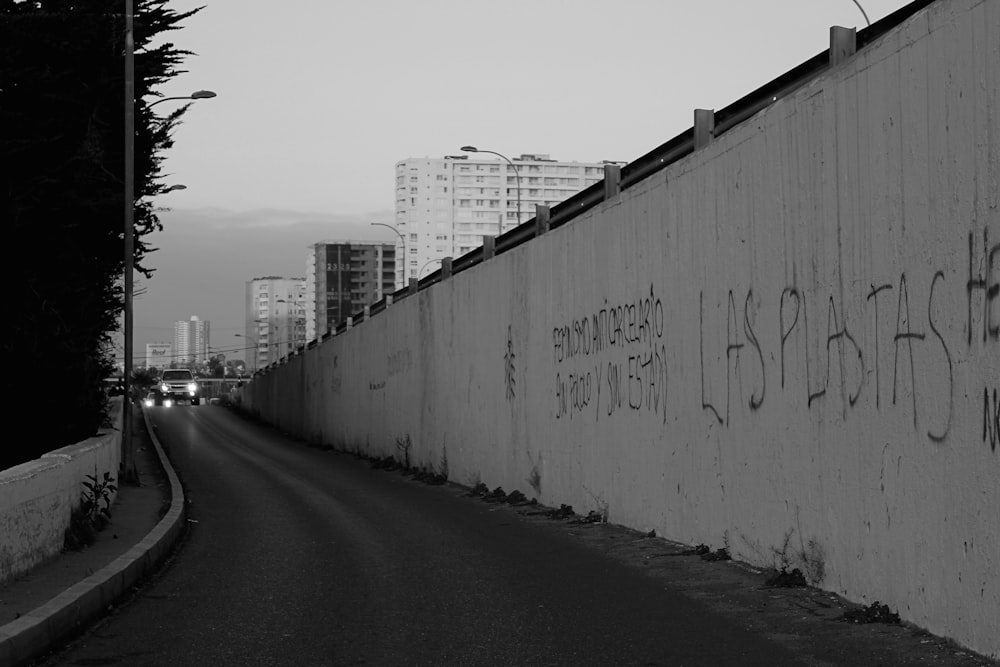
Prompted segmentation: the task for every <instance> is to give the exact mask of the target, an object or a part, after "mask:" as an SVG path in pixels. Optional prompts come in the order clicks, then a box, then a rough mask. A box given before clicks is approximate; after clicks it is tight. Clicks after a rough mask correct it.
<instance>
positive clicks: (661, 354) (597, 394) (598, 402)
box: [552, 285, 667, 421]
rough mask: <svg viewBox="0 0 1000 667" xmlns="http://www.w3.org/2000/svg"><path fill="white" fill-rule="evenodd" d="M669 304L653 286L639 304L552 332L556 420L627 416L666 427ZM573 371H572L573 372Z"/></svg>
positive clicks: (608, 308) (612, 307)
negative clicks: (653, 418)
mask: <svg viewBox="0 0 1000 667" xmlns="http://www.w3.org/2000/svg"><path fill="white" fill-rule="evenodd" d="M664 318H665V315H664V310H663V300H662V299H661V298H660V297H659V296H657V294H656V292H655V290H654V288H653V286H652V285H650V286H649V293H648V294H642V295H640V296H639V297H638V298H636V299H635V300H634V301H629V302H625V303H619V304H609V303H608V302H607V301H605V303H604V304H603V305H602V307H601V308H599V309H597V310H596V311H594V312H593V313H590V314H587V315H584V316H582V317H580V318H577V319H575V320H573V321H572V322H570V323H568V324H565V325H562V326H557V327H554V328H553V329H552V347H553V360H554V362H555V365H556V369H557V370H556V376H555V414H556V419H564V418H569V419H573V418H574V417H577V416H582V414H583V413H592V414H593V415H594V418H595V419H597V420H600V419H601V417H602V416H605V417H611V416H613V415H615V414H616V413H620V412H623V411H630V412H646V413H650V414H654V415H657V416H660V417H661V418H662V419H663V421H666V415H667V413H666V407H667V354H666V352H667V350H666V341H665V338H664V334H665V327H666V322H665V319H664ZM570 369H571V370H570Z"/></svg>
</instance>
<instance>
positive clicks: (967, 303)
mask: <svg viewBox="0 0 1000 667" xmlns="http://www.w3.org/2000/svg"><path fill="white" fill-rule="evenodd" d="M998 82H1000V2H996V1H995V0H951V1H942V2H937V3H934V4H932V5H930V6H929V7H928V8H927V9H926V10H924V11H922V12H920V13H918V14H917V15H915V16H914V17H912V18H911V19H909V20H907V21H905V22H904V23H903V24H902V25H901V26H900V27H899V28H897V29H896V30H894V31H893V32H890V33H889V34H887V35H886V36H884V37H883V38H881V39H879V40H878V41H876V42H875V43H874V44H871V45H869V46H868V47H866V48H865V49H863V50H862V51H860V52H858V53H857V54H856V55H854V56H853V57H851V58H850V59H848V60H847V62H846V63H844V64H842V65H840V66H839V67H836V68H834V69H832V70H830V71H829V72H827V73H826V74H824V75H823V76H821V77H820V78H818V79H817V80H815V81H814V82H813V83H811V84H810V85H807V86H805V87H803V88H801V89H799V90H797V91H796V92H794V93H793V94H791V95H790V96H788V97H786V98H784V99H781V100H778V101H777V102H776V103H775V104H773V105H772V106H770V107H769V108H767V109H766V110H765V111H763V112H761V113H759V114H758V115H756V116H754V117H753V118H752V119H751V120H749V121H747V122H745V123H743V124H742V125H741V126H739V127H737V128H734V129H733V130H731V131H729V132H727V133H725V134H723V135H722V136H721V137H718V138H716V139H715V140H714V141H713V142H712V143H710V144H709V145H708V146H707V147H705V148H703V149H701V150H699V151H698V152H696V153H695V154H693V155H692V156H690V157H688V158H686V159H684V160H682V161H680V162H678V163H675V164H673V165H671V166H669V167H668V168H667V169H665V170H664V171H662V172H660V173H658V174H656V175H654V176H652V177H650V178H648V179H647V180H646V181H644V182H642V183H640V184H638V185H636V186H633V187H631V188H629V189H628V190H626V191H625V192H623V193H622V195H621V196H619V197H617V198H615V199H614V200H612V201H609V202H606V203H605V204H603V205H601V206H599V207H597V208H595V209H592V210H591V211H590V212H588V213H587V214H585V215H583V216H581V217H580V218H578V219H576V220H574V221H572V222H571V223H569V224H568V225H566V226H564V227H561V228H558V229H556V230H553V231H552V232H550V233H548V234H546V235H544V236H542V237H540V238H538V239H536V240H535V241H532V242H530V243H528V244H526V245H523V246H520V247H518V248H516V249H514V250H512V251H510V252H507V253H504V254H502V255H500V256H498V257H496V258H494V259H492V260H490V261H488V262H486V263H485V264H482V265H479V266H477V267H475V268H473V269H471V270H468V271H465V272H463V273H461V274H458V275H457V276H455V277H454V278H452V279H449V280H446V281H444V282H442V283H440V284H438V285H435V286H433V287H431V288H430V289H428V290H425V291H421V292H420V293H419V294H418V295H416V296H413V297H409V298H406V299H405V300H402V301H400V302H398V303H396V304H394V305H392V306H390V307H389V308H388V309H387V310H386V312H384V313H380V314H379V315H377V316H375V317H373V318H371V319H369V320H368V321H366V322H363V323H362V324H360V325H359V326H356V327H354V328H353V329H351V330H349V331H347V332H346V333H344V334H342V335H339V336H336V337H334V338H330V339H328V340H327V341H325V342H324V343H323V344H321V345H318V346H316V347H315V348H313V349H309V350H306V351H305V352H304V353H303V354H301V355H297V356H294V357H292V358H291V359H289V360H287V361H286V362H285V363H283V364H281V365H278V366H276V367H273V369H272V370H271V371H270V372H268V373H266V374H264V375H262V376H259V377H258V378H257V379H255V380H254V382H253V383H252V384H251V385H250V386H249V387H248V388H247V390H246V392H245V398H244V400H245V401H246V402H247V404H248V405H249V406H250V408H251V409H253V410H255V411H257V412H259V413H260V414H261V415H262V416H263V417H265V418H266V419H268V420H270V421H272V422H275V423H277V424H279V425H280V426H281V427H282V428H284V429H285V430H288V431H290V432H293V433H297V434H301V435H303V436H305V437H308V438H310V439H313V440H317V441H324V442H328V443H331V444H334V445H336V446H338V447H342V448H346V449H352V450H360V451H362V452H366V453H369V454H372V455H379V456H384V455H394V456H396V457H397V458H403V453H404V450H405V449H406V448H407V446H408V447H409V449H408V450H407V453H408V455H409V458H410V461H411V463H412V464H414V465H423V466H430V467H435V468H440V467H441V466H442V464H443V463H444V462H445V461H446V462H447V469H448V472H449V475H450V477H451V479H453V480H456V481H460V482H464V483H473V482H475V481H477V480H480V479H481V480H482V481H483V482H485V483H486V484H487V485H488V486H490V487H491V488H493V487H495V486H503V488H504V489H505V490H507V491H508V492H509V491H512V490H514V489H520V490H522V491H523V492H525V493H526V494H528V495H529V496H535V497H537V498H538V499H539V500H540V501H541V502H543V503H546V504H550V505H557V504H559V503H569V504H571V505H573V506H574V507H575V508H576V509H577V511H578V512H586V511H588V510H598V511H607V513H608V516H609V518H610V520H611V521H613V522H616V523H620V524H625V525H628V526H633V527H635V528H638V529H641V530H649V529H656V531H657V533H658V534H660V535H663V536H666V537H669V538H672V539H676V540H679V541H682V542H686V543H690V544H697V543H705V544H708V545H710V546H712V547H713V548H717V547H722V546H728V548H729V549H730V552H731V553H732V555H733V556H734V557H735V558H738V559H742V560H744V561H748V562H750V563H753V564H755V565H758V566H768V567H770V566H775V567H780V566H782V565H784V564H787V565H788V566H789V567H799V568H801V569H802V570H803V571H804V573H805V574H806V576H807V577H808V578H809V580H810V581H811V582H812V583H814V584H815V585H817V586H820V587H822V588H824V589H828V590H831V591H835V592H837V593H840V594H843V595H845V596H846V597H848V598H850V599H853V600H855V601H858V602H862V603H865V604H867V603H870V602H872V601H875V600H879V601H882V602H884V603H887V604H889V605H890V606H891V607H892V608H894V609H898V611H899V613H900V615H901V616H902V617H904V618H905V619H907V620H909V621H912V622H914V623H916V624H918V625H920V626H923V627H925V628H927V629H929V630H930V631H932V632H934V633H937V634H941V635H945V636H949V637H952V638H954V639H956V640H957V641H959V642H960V643H962V644H964V645H966V646H968V647H971V648H972V649H974V650H976V651H979V652H983V653H985V654H987V655H991V656H993V657H998V656H1000V613H998V610H1000V509H998V508H1000V451H998V440H1000V428H998V415H1000V412H998V410H1000V407H998V388H1000V332H998V327H1000V296H998V295H997V290H998V289H1000V88H998ZM407 443H409V445H407Z"/></svg>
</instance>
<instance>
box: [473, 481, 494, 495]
mask: <svg viewBox="0 0 1000 667" xmlns="http://www.w3.org/2000/svg"><path fill="white" fill-rule="evenodd" d="M489 492H490V489H489V487H488V486H486V485H485V484H483V483H482V482H476V483H475V484H473V485H472V490H471V491H469V495H470V496H485V495H486V494H488V493H489Z"/></svg>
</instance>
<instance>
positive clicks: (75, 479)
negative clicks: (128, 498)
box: [0, 398, 122, 584]
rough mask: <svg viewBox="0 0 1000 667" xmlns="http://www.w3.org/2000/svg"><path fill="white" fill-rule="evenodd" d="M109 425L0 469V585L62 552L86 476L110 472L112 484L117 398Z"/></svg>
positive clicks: (117, 438) (118, 422) (115, 466)
mask: <svg viewBox="0 0 1000 667" xmlns="http://www.w3.org/2000/svg"><path fill="white" fill-rule="evenodd" d="M109 423H110V424H112V426H111V427H110V428H106V429H102V432H101V433H99V434H98V435H96V436H94V437H92V438H88V439H87V440H84V441H83V442H80V443H77V444H75V445H69V446H67V447H62V448H60V449H56V450H54V451H51V452H49V453H48V454H45V455H43V456H42V457H41V458H39V459H36V460H34V461H28V462H27V463H22V464H20V465H17V466H14V467H13V468H8V469H7V470H3V471H0V535H2V536H3V539H2V540H0V584H2V583H3V582H5V581H8V580H9V579H11V578H12V577H15V576H17V575H18V574H21V573H22V572H26V571H28V570H29V569H31V568H32V567H33V566H34V565H37V564H38V563H41V562H43V561H45V560H47V559H48V558H50V557H52V556H54V555H56V554H58V553H59V552H60V551H61V550H62V546H63V535H64V533H65V531H66V528H67V527H69V519H70V514H71V513H72V510H73V509H74V508H75V507H77V506H79V505H80V502H81V497H82V495H83V493H84V491H85V489H84V486H83V482H84V481H86V478H87V475H94V476H96V477H97V478H98V479H103V477H104V473H105V472H110V473H111V475H112V477H114V478H115V483H116V484H117V478H118V467H119V462H120V460H121V432H122V430H121V429H122V399H121V398H116V399H112V405H111V414H110V415H109ZM27 437H30V433H29V434H28V436H27Z"/></svg>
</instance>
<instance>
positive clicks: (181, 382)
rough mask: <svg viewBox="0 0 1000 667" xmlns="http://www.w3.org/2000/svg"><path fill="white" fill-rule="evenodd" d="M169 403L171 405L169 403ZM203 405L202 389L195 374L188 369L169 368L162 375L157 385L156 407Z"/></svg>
mask: <svg viewBox="0 0 1000 667" xmlns="http://www.w3.org/2000/svg"><path fill="white" fill-rule="evenodd" d="M168 401H169V403H168ZM181 402H186V403H190V404H191V405H198V404H199V403H201V387H200V386H198V382H197V380H195V377H194V374H193V373H192V372H191V371H189V370H188V369H186V368H168V369H166V370H164V371H163V373H162V374H161V375H160V380H159V382H158V383H157V385H156V398H155V403H156V405H168V406H169V405H170V404H171V403H173V404H179V403H181Z"/></svg>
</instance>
